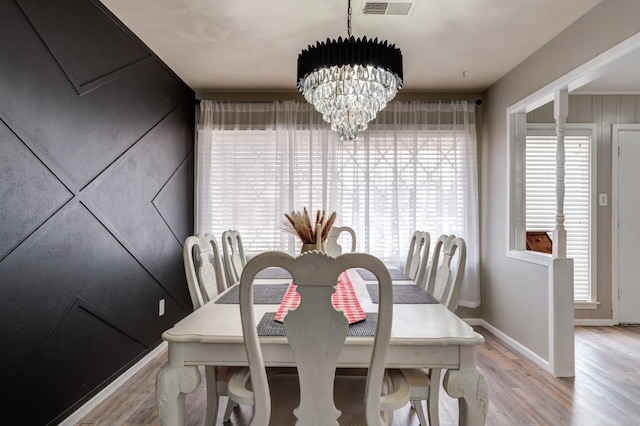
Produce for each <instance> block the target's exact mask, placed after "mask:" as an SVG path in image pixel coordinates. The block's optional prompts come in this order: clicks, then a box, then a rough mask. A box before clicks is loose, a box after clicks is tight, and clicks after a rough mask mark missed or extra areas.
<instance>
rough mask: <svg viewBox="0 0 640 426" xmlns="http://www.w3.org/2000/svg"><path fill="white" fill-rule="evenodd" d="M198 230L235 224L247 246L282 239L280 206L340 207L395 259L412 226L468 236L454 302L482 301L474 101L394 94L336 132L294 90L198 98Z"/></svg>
mask: <svg viewBox="0 0 640 426" xmlns="http://www.w3.org/2000/svg"><path fill="white" fill-rule="evenodd" d="M196 149H197V154H196V232H205V231H206V232H212V233H213V234H214V235H216V236H220V235H221V234H222V231H224V230H226V229H238V230H239V231H240V232H241V234H242V236H243V242H244V245H245V253H247V254H248V255H252V254H257V253H259V252H261V251H264V250H273V249H277V250H284V251H288V252H290V253H292V254H293V253H296V252H297V251H298V250H299V245H298V242H297V241H296V240H295V239H294V238H293V236H291V235H290V234H288V233H286V232H283V231H282V229H281V222H282V219H284V216H283V214H284V213H285V212H289V211H291V210H301V209H302V208H303V207H307V208H308V209H309V210H310V211H315V210H317V209H324V210H326V211H327V212H331V211H334V210H335V211H336V212H337V215H338V219H337V223H336V224H337V225H348V226H351V227H352V228H353V229H354V230H355V232H356V236H357V238H356V240H357V249H358V250H359V251H364V252H368V253H371V254H374V255H376V256H378V257H380V258H381V259H383V260H384V261H385V262H388V263H391V264H395V265H397V266H402V265H403V263H404V261H405V257H406V253H407V251H408V245H409V241H410V238H411V235H412V234H413V231H414V230H416V229H420V230H424V231H428V232H429V233H430V234H431V236H432V240H434V241H435V239H436V238H437V237H438V236H439V235H440V234H444V233H446V234H456V235H457V236H461V237H463V238H464V239H465V241H466V243H467V266H466V268H465V277H464V282H463V285H462V289H461V296H460V302H459V305H460V306H465V307H476V306H478V305H479V304H480V289H479V278H478V277H479V274H478V264H479V253H478V250H479V241H478V201H477V198H478V183H477V159H476V130H475V107H474V106H473V105H469V104H467V102H465V101H456V102H394V103H391V104H389V105H388V106H387V108H386V109H385V110H384V111H382V112H381V113H379V114H378V117H377V119H376V120H375V121H374V122H372V123H371V124H370V125H369V129H368V130H367V131H365V132H363V133H361V134H360V136H358V139H357V140H356V141H352V142H342V141H340V139H339V137H338V136H337V133H335V132H332V131H331V130H330V129H329V126H328V125H327V124H326V123H324V121H323V120H322V117H321V116H320V115H319V114H318V113H316V112H315V111H314V110H313V107H312V106H311V105H309V104H306V103H301V102H294V101H288V102H273V103H226V102H225V103H223V102H214V101H202V102H201V104H200V119H199V124H198V131H197V147H196Z"/></svg>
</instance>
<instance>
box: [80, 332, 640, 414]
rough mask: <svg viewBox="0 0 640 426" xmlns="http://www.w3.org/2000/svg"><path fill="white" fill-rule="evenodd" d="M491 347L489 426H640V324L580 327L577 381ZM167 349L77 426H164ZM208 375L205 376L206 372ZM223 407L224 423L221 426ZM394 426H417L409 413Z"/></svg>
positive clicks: (194, 409) (447, 404)
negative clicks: (158, 385) (161, 394)
mask: <svg viewBox="0 0 640 426" xmlns="http://www.w3.org/2000/svg"><path fill="white" fill-rule="evenodd" d="M476 330H477V331H478V332H479V333H481V334H482V335H484V336H485V339H486V342H485V343H484V344H483V345H482V346H480V347H479V349H478V355H477V358H478V365H479V368H480V369H481V370H482V372H483V373H484V374H485V375H486V377H487V379H488V381H489V401H490V403H489V413H488V416H487V424H488V425H548V426H563V425H575V426H628V425H629V426H630V425H640V326H627V327H576V342H575V346H576V377H575V378H565V379H558V378H554V377H553V376H551V375H550V374H549V373H547V372H545V371H544V370H542V369H541V368H539V367H538V366H537V365H535V364H534V363H533V362H531V361H529V360H528V359H525V358H524V357H523V356H521V355H520V354H519V353H518V352H515V351H514V350H512V349H511V348H510V347H509V346H506V345H505V344H504V343H502V342H501V341H500V340H498V339H497V338H496V337H494V336H493V335H492V334H491V333H489V332H488V331H487V330H485V329H484V328H482V327H476ZM165 362H166V351H165V352H164V353H163V354H161V355H159V356H158V357H156V358H155V359H154V360H153V362H151V363H150V364H148V365H147V366H146V367H145V368H144V369H143V370H141V371H140V372H138V373H137V374H136V375H135V376H134V377H133V378H131V379H130V380H129V381H128V382H127V383H126V384H125V385H123V386H122V387H121V388H120V389H119V390H118V391H117V392H116V393H115V394H113V395H112V396H111V397H109V398H108V399H107V400H105V401H104V402H103V403H102V404H100V405H99V406H98V407H96V409H94V410H93V411H92V412H91V413H89V414H88V415H87V416H85V417H84V418H83V419H82V421H81V422H79V423H77V424H78V425H143V424H145V425H146V424H152V425H158V424H160V421H159V419H158V410H157V409H156V405H155V376H156V372H157V371H158V369H159V368H160V367H161V366H162V365H163V364H164V363H165ZM202 373H203V377H204V371H202ZM185 406H186V412H187V416H186V424H187V425H202V424H204V412H205V393H204V385H203V384H201V385H200V386H199V387H198V389H197V390H196V391H195V392H194V393H192V394H189V395H187V397H186V403H185ZM224 407H226V402H222V403H221V409H220V416H219V418H218V423H217V424H218V425H222V424H223V423H222V412H224ZM249 419H250V410H249V409H248V408H242V409H239V410H238V409H236V411H235V412H234V414H233V416H232V417H231V424H234V425H248V424H249ZM457 420H458V414H457V402H456V401H455V400H453V399H452V398H450V397H449V396H448V395H447V394H446V392H444V391H442V392H441V398H440V423H441V424H442V425H455V424H457ZM393 424H395V425H408V426H417V425H418V424H419V422H418V419H417V416H416V414H415V412H414V411H413V410H410V409H409V408H408V406H407V407H405V409H402V410H398V411H396V412H395V414H394V421H393Z"/></svg>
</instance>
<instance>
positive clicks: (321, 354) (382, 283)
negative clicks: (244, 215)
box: [240, 251, 393, 426]
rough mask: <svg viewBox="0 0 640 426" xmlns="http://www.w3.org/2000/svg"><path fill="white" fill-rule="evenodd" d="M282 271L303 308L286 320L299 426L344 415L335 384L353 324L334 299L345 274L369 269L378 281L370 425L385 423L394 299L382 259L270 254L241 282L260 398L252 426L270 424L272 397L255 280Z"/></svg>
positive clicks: (253, 262)
mask: <svg viewBox="0 0 640 426" xmlns="http://www.w3.org/2000/svg"><path fill="white" fill-rule="evenodd" d="M272 266H277V267H280V268H284V269H286V270H288V271H289V272H290V273H291V275H292V277H293V282H294V283H295V284H296V286H297V291H298V293H299V294H300V304H299V306H298V308H297V309H296V310H293V311H289V312H288V314H287V316H286V317H285V319H284V329H285V334H286V336H287V340H288V342H289V345H290V347H291V350H292V352H293V355H294V359H295V362H296V366H297V369H298V376H299V380H300V405H299V407H298V408H297V409H296V410H294V414H295V416H296V417H297V418H298V423H297V424H314V425H336V424H337V421H336V419H337V418H338V416H339V415H340V412H339V411H338V410H337V409H336V407H335V404H334V400H333V383H334V377H335V372H336V365H337V362H338V357H339V355H340V352H341V350H342V347H343V345H344V342H345V338H346V336H347V332H348V329H349V324H348V321H347V318H346V317H345V315H344V314H343V313H342V312H339V311H336V310H335V309H334V307H333V305H332V303H331V294H332V293H333V292H334V291H335V289H334V287H333V286H335V285H336V283H337V281H338V276H339V275H340V273H341V272H342V271H345V270H347V269H349V268H364V269H367V270H369V271H371V272H372V273H373V274H374V275H375V276H376V277H377V279H378V283H379V293H380V303H379V304H378V314H377V315H378V316H377V324H376V334H375V340H374V345H373V352H372V356H371V360H370V364H369V370H368V376H367V386H366V395H365V406H366V412H367V424H369V425H383V424H385V423H384V421H383V419H382V418H381V416H380V390H381V386H382V381H383V375H384V369H385V358H386V353H387V348H388V344H389V340H390V337H391V319H392V315H393V300H392V287H391V277H390V276H389V271H388V270H387V268H386V267H385V265H384V263H382V262H381V261H380V260H379V259H377V258H375V257H374V256H372V255H369V254H365V253H347V254H343V255H341V256H338V257H331V256H329V255H327V254H326V253H322V252H319V251H311V252H307V253H304V254H302V255H301V256H299V257H297V258H294V257H292V256H290V255H289V254H287V253H283V252H265V253H261V254H259V255H257V256H256V257H254V258H252V259H251V260H250V261H249V262H247V265H246V266H245V268H244V271H243V273H242V278H241V280H240V316H241V318H242V330H243V333H244V339H245V347H246V351H247V359H248V361H249V368H250V370H251V384H252V386H253V391H254V392H253V394H254V398H255V407H254V414H253V419H252V422H251V424H252V425H254V426H255V425H267V424H268V423H269V418H270V416H271V396H270V393H269V385H268V382H267V375H266V371H265V366H264V360H263V357H262V351H261V349H260V342H259V340H258V334H257V331H256V321H255V316H254V309H253V289H252V287H253V279H254V277H255V275H256V274H257V273H258V272H259V271H260V270H262V269H264V268H267V267H272Z"/></svg>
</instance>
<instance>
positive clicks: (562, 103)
mask: <svg viewBox="0 0 640 426" xmlns="http://www.w3.org/2000/svg"><path fill="white" fill-rule="evenodd" d="M568 114H569V92H568V91H567V89H563V90H558V91H556V92H555V97H554V102H553V116H554V118H555V120H556V135H557V137H558V143H557V147H556V227H555V229H554V230H553V257H554V258H557V259H564V258H566V257H567V230H566V229H565V227H564V163H565V154H564V134H565V130H566V124H567V115H568Z"/></svg>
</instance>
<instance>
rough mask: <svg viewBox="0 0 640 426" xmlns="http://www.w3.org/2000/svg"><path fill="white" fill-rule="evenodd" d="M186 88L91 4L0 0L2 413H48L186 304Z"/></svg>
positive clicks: (67, 408)
mask: <svg viewBox="0 0 640 426" xmlns="http://www.w3.org/2000/svg"><path fill="white" fill-rule="evenodd" d="M194 98H195V96H194V92H193V91H192V90H191V89H190V88H189V87H188V86H186V85H185V84H184V83H183V82H182V81H181V80H180V79H179V78H177V77H176V76H175V75H174V73H172V72H171V70H169V69H168V68H167V67H166V66H165V65H164V64H163V63H162V62H161V61H160V60H159V59H158V58H157V57H156V56H155V55H154V54H153V53H152V52H151V51H150V50H149V49H148V48H147V47H146V46H144V44H142V43H141V42H140V41H139V40H138V39H137V38H136V37H135V35H133V34H132V33H131V32H130V31H128V30H127V29H126V28H125V27H124V26H123V25H122V24H121V23H120V22H119V21H117V20H116V19H115V18H114V17H113V16H112V15H111V14H110V13H109V12H108V11H107V10H106V9H105V8H104V6H102V5H101V4H100V3H99V2H97V1H95V2H94V1H90V0H47V1H41V0H1V1H0V300H1V303H0V366H2V368H0V371H1V372H0V407H1V408H0V413H2V415H1V417H2V421H0V423H2V424H16V425H27V424H28V425H41V424H50V423H51V424H56V423H58V422H59V421H61V420H63V419H64V418H65V417H67V416H68V415H70V414H71V413H72V412H73V411H75V410H76V409H77V408H79V407H80V406H81V405H82V404H83V403H84V402H86V401H87V400H88V399H89V398H91V397H92V396H93V395H95V394H96V393H97V392H98V391H99V390H101V389H102V388H104V387H105V386H106V385H107V384H108V383H110V382H111V381H112V380H113V379H115V378H116V377H118V375H119V374H121V373H122V372H124V371H125V370H126V369H127V368H129V367H130V366H131V365H132V364H134V363H135V362H136V361H138V360H139V359H140V358H141V357H143V356H144V355H145V354H146V353H148V352H149V351H150V350H151V349H153V348H154V347H155V346H157V345H158V344H159V343H160V342H161V334H162V332H163V331H164V330H166V329H167V328H169V327H171V326H172V325H173V324H174V323H175V322H177V321H178V320H179V319H181V318H182V317H184V316H185V315H186V314H188V313H189V312H190V311H191V303H190V299H189V294H188V291H187V286H186V282H185V276H184V269H183V266H182V255H181V253H182V242H183V241H184V239H185V238H186V236H187V235H189V234H190V233H191V232H192V217H193V214H192V213H193V207H192V206H193V139H194ZM160 299H165V301H166V313H165V315H164V316H161V317H160V316H159V315H158V303H159V300H160Z"/></svg>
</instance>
